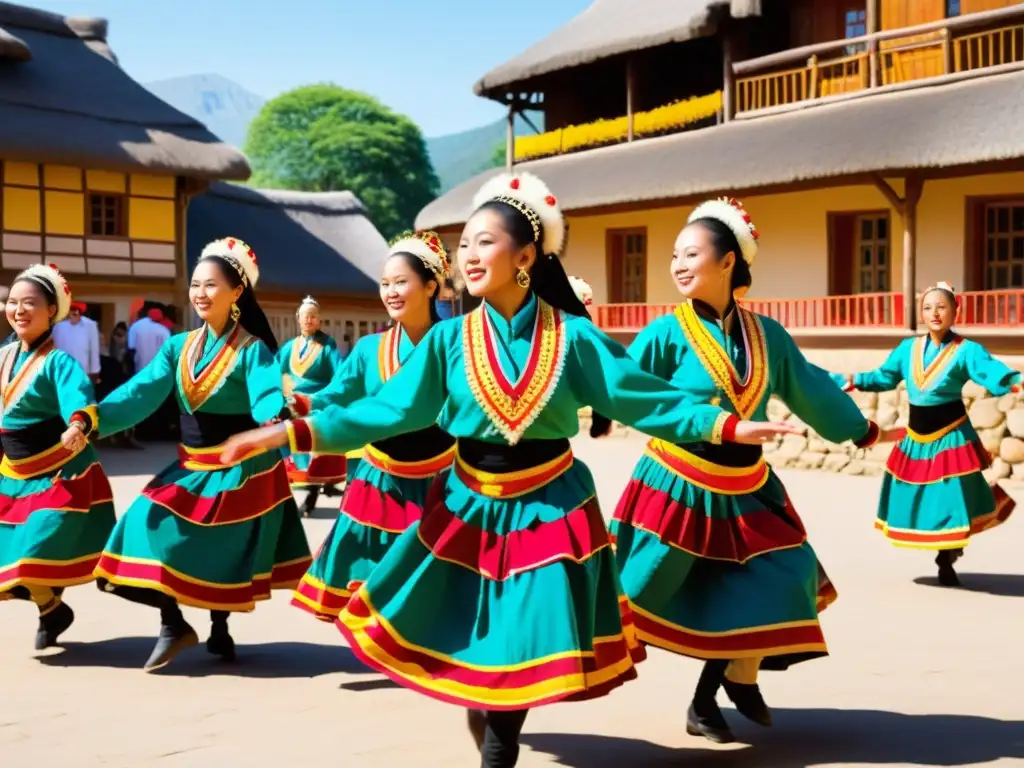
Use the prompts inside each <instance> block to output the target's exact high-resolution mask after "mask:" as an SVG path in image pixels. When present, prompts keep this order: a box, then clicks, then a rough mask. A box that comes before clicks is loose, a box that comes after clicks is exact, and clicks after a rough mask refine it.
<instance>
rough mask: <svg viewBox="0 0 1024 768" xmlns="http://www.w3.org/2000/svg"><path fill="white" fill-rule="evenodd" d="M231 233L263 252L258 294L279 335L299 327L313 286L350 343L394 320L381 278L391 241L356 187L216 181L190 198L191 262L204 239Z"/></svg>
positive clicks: (335, 329)
mask: <svg viewBox="0 0 1024 768" xmlns="http://www.w3.org/2000/svg"><path fill="white" fill-rule="evenodd" d="M228 236H235V237H238V238H241V239H242V240H244V241H245V242H246V243H248V244H249V245H250V246H251V247H252V249H253V251H255V253H256V258H257V259H259V267H260V282H259V286H258V288H257V296H258V297H259V300H260V305H261V306H262V307H263V309H264V311H266V313H267V317H268V319H269V320H270V323H271V325H272V327H273V329H274V334H275V335H276V336H277V338H278V341H284V340H285V339H290V338H292V337H293V336H295V335H296V334H297V333H298V327H297V326H296V323H295V311H296V309H298V305H299V302H301V301H302V298H303V297H304V296H306V295H307V294H312V295H313V296H314V298H316V300H317V301H318V302H319V303H320V315H321V321H322V325H323V330H324V331H325V332H326V333H328V334H329V335H331V336H333V337H334V338H335V340H336V341H337V342H338V343H339V344H341V345H342V348H343V349H345V348H348V346H349V345H351V344H354V343H355V342H356V340H357V339H359V338H360V337H362V336H365V335H367V334H368V333H373V332H375V331H377V330H380V329H381V328H382V327H383V326H384V325H385V323H386V322H387V320H388V316H387V313H386V312H385V311H384V308H383V307H382V306H381V301H380V289H379V285H380V275H381V272H382V271H383V268H384V262H385V261H386V260H387V253H388V244H387V241H385V240H384V237H383V235H381V233H380V232H379V231H377V228H376V227H374V225H373V223H372V222H371V221H370V219H369V218H368V217H367V214H366V209H365V208H364V207H363V204H362V203H361V202H360V201H359V199H358V198H357V197H356V196H355V195H353V194H352V193H351V192H292V191H285V190H270V189H250V188H248V187H242V186H236V185H233V184H223V183H214V184H211V185H210V188H209V190H207V191H206V192H204V193H203V194H201V195H199V196H197V197H195V198H194V199H193V200H192V202H191V204H190V205H189V209H188V254H189V269H192V268H193V267H194V266H195V260H196V258H197V257H198V256H199V254H200V253H201V252H202V250H203V246H205V245H206V244H207V243H209V242H210V241H211V240H215V239H217V238H220V237H228Z"/></svg>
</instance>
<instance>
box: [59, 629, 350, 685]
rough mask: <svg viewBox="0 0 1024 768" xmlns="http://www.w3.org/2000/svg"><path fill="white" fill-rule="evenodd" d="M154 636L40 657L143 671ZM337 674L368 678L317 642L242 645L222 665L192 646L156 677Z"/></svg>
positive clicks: (346, 656)
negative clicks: (231, 659)
mask: <svg viewBox="0 0 1024 768" xmlns="http://www.w3.org/2000/svg"><path fill="white" fill-rule="evenodd" d="M154 642H156V639H155V638H153V637H120V638H114V639H111V640H101V641H99V642H96V643H73V642H68V643H63V644H62V649H63V650H62V651H60V652H57V653H54V654H52V655H48V656H40V657H39V663H41V664H45V665H47V666H50V667H107V668H111V669H139V670H140V671H141V670H142V665H143V664H145V663H146V659H148V658H149V654H150V652H151V651H152V650H153V643H154ZM337 672H347V673H351V674H367V673H368V672H369V670H368V669H367V668H366V667H365V666H363V665H362V664H361V663H360V662H359V661H358V660H357V659H356V657H355V656H353V655H352V652H351V651H350V650H349V649H348V648H346V647H344V646H337V645H316V644H314V643H296V642H286V643H261V644H259V645H239V646H238V660H237V661H236V662H234V663H230V664H229V663H225V662H222V661H219V660H218V659H216V658H215V657H213V656H210V655H209V654H208V653H207V652H206V648H205V645H204V643H203V642H200V643H199V645H197V646H196V647H195V648H189V649H188V650H187V651H184V652H183V653H182V654H181V655H180V656H178V657H177V658H176V659H175V660H174V663H173V664H171V665H169V666H167V667H165V668H164V669H162V670H159V671H158V672H156V673H154V674H157V675H168V676H171V677H209V676H213V675H220V676H226V677H250V678H313V677H319V676H320V675H329V674H334V673H337Z"/></svg>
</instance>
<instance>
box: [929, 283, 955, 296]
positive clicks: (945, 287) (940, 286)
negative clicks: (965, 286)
mask: <svg viewBox="0 0 1024 768" xmlns="http://www.w3.org/2000/svg"><path fill="white" fill-rule="evenodd" d="M936 290H938V291H948V292H949V293H951V294H953V296H956V289H954V288H953V284H952V283H947V282H946V281H945V280H939V282H937V283H936V284H935V285H933V286H932V287H931V288H929V289H928V291H936ZM928 291H925V293H927V292H928Z"/></svg>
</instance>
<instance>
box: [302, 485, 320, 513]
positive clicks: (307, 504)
mask: <svg viewBox="0 0 1024 768" xmlns="http://www.w3.org/2000/svg"><path fill="white" fill-rule="evenodd" d="M319 497H320V490H319V489H318V488H313V489H312V490H310V492H309V493H307V494H306V499H305V500H304V501H303V502H302V516H303V517H309V516H310V515H312V514H313V510H314V509H316V501H317V499H318V498H319Z"/></svg>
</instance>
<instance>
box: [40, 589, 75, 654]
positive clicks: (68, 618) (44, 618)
mask: <svg viewBox="0 0 1024 768" xmlns="http://www.w3.org/2000/svg"><path fill="white" fill-rule="evenodd" d="M57 599H59V598H56V597H55V598H54V600H57ZM74 621H75V612H74V611H72V610H71V606H69V605H68V604H67V603H64V602H60V603H57V605H56V607H55V608H53V609H51V610H50V611H49V612H48V613H44V614H41V615H40V616H39V628H38V629H37V630H36V650H37V651H42V650H45V649H47V648H49V647H51V646H54V645H56V644H57V638H58V637H60V636H61V634H62V633H63V632H64V631H65V630H66V629H67V628H68V627H70V626H71V625H72V623H74Z"/></svg>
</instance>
